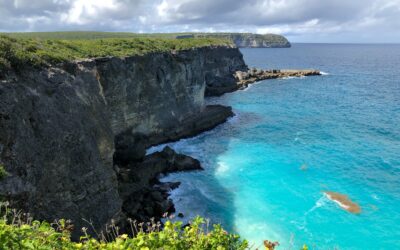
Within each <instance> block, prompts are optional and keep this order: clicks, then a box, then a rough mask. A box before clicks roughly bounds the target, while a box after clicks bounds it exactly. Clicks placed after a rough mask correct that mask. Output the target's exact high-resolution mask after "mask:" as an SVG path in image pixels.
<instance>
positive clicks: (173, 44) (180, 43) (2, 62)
mask: <svg viewBox="0 0 400 250" xmlns="http://www.w3.org/2000/svg"><path fill="white" fill-rule="evenodd" d="M56 33H57V32H56ZM61 33H62V32H61ZM75 33H79V32H75ZM16 34H17V33H16ZM24 34H25V33H24ZM27 34H29V33H26V34H25V35H26V36H25V35H21V36H18V35H17V37H14V36H9V35H0V72H1V71H2V70H4V69H6V68H11V67H13V68H18V67H19V66H22V65H26V64H30V65H33V66H43V65H52V64H57V63H60V62H65V61H71V60H79V59H86V58H96V57H107V56H116V57H125V56H133V55H143V54H147V53H151V52H166V51H173V50H185V49H190V48H198V47H207V46H231V45H232V44H231V42H230V41H228V40H224V39H218V38H192V39H168V38H148V37H125V38H122V37H118V38H115V37H114V38H111V37H106V38H97V37H96V36H91V35H90V33H82V34H81V35H85V36H87V37H88V39H83V38H82V39H70V40H65V39H63V36H61V35H60V36H56V35H55V34H53V35H52V36H51V37H52V38H48V37H46V36H42V37H36V36H31V37H30V38H29V36H28V35H27ZM111 34H113V33H111ZM118 34H119V33H118ZM57 37H59V38H57ZM89 37H95V38H89ZM79 38H81V37H79Z"/></svg>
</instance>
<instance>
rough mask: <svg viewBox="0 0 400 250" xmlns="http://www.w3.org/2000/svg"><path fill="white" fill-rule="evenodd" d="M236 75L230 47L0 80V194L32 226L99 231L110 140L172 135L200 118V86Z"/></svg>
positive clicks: (108, 206)
mask: <svg viewBox="0 0 400 250" xmlns="http://www.w3.org/2000/svg"><path fill="white" fill-rule="evenodd" d="M243 68H246V66H245V64H244V62H243V58H242V55H241V53H240V51H239V50H238V49H235V48H227V47H214V48H199V49H192V50H187V51H179V52H176V53H154V54H148V55H144V56H133V57H127V58H102V59H93V60H86V61H81V62H71V63H67V64H64V65H61V66H59V67H52V68H47V69H32V68H25V69H23V70H22V71H20V72H18V73H15V72H8V73H7V75H3V76H0V164H3V165H4V166H5V168H6V170H7V172H8V173H9V175H8V176H7V177H6V178H4V179H3V180H1V181H0V195H1V196H3V197H4V198H6V199H8V200H11V201H12V203H13V204H14V205H15V206H17V207H19V208H23V209H24V210H25V211H27V212H30V213H32V214H33V215H34V216H35V218H38V219H46V220H52V219H55V218H68V219H72V220H73V222H74V224H75V226H76V228H77V229H79V228H80V227H81V226H83V225H84V226H87V224H85V223H84V222H83V221H82V218H84V219H87V220H91V221H92V222H93V223H94V226H95V227H96V228H101V227H102V226H103V225H104V224H105V223H107V222H108V221H109V220H110V219H111V218H113V217H116V216H119V214H120V212H121V206H122V201H121V198H120V194H119V193H118V183H117V178H116V173H115V171H114V169H113V158H112V157H113V154H114V138H115V136H116V135H118V134H120V133H121V132H123V131H127V130H128V131H131V132H132V133H136V132H140V133H143V134H145V135H150V134H157V133H169V132H171V131H173V129H176V128H179V127H180V126H181V124H182V122H183V121H186V120H187V118H188V117H196V114H198V113H200V111H202V110H203V108H204V106H203V101H204V91H205V88H206V83H208V82H213V81H214V82H215V81H216V79H217V80H218V79H223V78H226V77H227V78H230V77H232V74H233V72H234V71H236V70H238V69H243Z"/></svg>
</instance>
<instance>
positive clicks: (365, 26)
mask: <svg viewBox="0 0 400 250" xmlns="http://www.w3.org/2000/svg"><path fill="white" fill-rule="evenodd" d="M66 30H68V31H70V30H91V31H124V32H125V31H126V32H141V33H154V32H157V33H158V32H189V31H190V32H195V31H196V32H197V31H199V32H252V33H260V34H264V33H276V34H282V35H285V36H286V37H287V38H288V39H289V40H290V41H291V42H328V43H329V42H332V43H335V42H343V43H346V42H350V43H400V0H0V32H23V31H66Z"/></svg>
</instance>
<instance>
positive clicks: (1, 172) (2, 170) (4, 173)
mask: <svg viewBox="0 0 400 250" xmlns="http://www.w3.org/2000/svg"><path fill="white" fill-rule="evenodd" d="M7 175H8V173H7V171H6V169H5V168H4V166H3V165H2V164H0V181H1V180H2V179H4V178H5V177H6V176H7Z"/></svg>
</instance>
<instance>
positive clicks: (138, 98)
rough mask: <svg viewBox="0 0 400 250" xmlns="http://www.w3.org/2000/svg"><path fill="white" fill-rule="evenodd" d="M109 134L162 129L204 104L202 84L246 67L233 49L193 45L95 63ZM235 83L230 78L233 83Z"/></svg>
mask: <svg viewBox="0 0 400 250" xmlns="http://www.w3.org/2000/svg"><path fill="white" fill-rule="evenodd" d="M95 63H96V66H97V68H96V70H97V78H98V80H99V82H100V84H101V86H102V89H103V95H104V98H105V101H106V103H107V106H108V108H109V110H110V114H111V127H112V129H113V132H114V134H118V133H121V132H123V131H125V130H127V129H130V130H132V131H134V132H140V133H143V134H146V135H149V134H154V133H156V134H157V133H162V132H164V131H165V130H169V129H172V128H174V127H176V126H177V124H180V123H181V122H182V121H183V120H184V119H185V118H187V117H189V116H191V115H193V114H197V113H199V112H201V111H202V109H203V108H204V105H203V104H204V91H205V88H206V86H207V84H210V83H211V84H212V83H214V82H216V81H218V80H220V79H224V78H227V79H229V80H233V81H234V77H233V74H234V72H235V71H237V70H240V69H243V68H247V67H246V65H245V63H244V61H243V57H242V54H241V53H240V51H239V50H237V49H235V48H227V47H218V48H213V49H210V48H199V49H193V50H187V51H180V52H177V53H157V54H150V55H146V56H135V57H129V58H124V59H120V58H105V59H98V60H96V61H95ZM235 84H236V82H235Z"/></svg>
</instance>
